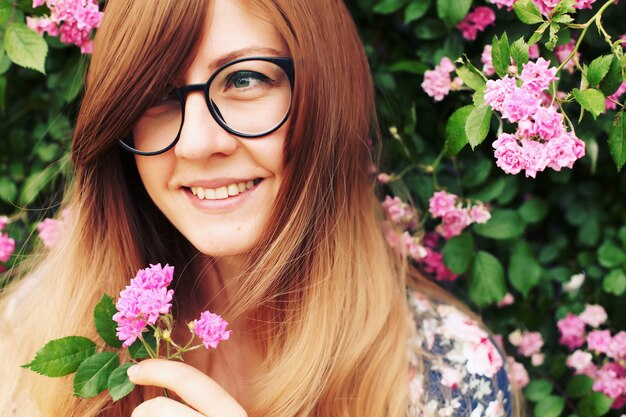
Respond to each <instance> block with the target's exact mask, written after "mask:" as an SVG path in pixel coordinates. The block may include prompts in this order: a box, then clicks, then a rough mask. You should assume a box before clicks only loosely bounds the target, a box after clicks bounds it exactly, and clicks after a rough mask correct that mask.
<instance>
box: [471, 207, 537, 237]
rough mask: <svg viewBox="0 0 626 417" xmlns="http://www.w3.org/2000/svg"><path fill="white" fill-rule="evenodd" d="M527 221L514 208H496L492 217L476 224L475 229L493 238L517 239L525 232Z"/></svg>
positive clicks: (480, 233)
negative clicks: (485, 221)
mask: <svg viewBox="0 0 626 417" xmlns="http://www.w3.org/2000/svg"><path fill="white" fill-rule="evenodd" d="M524 228H525V223H524V222H523V221H522V218H521V217H520V215H519V214H518V213H517V212H516V211H514V210H494V211H493V212H492V213H491V219H489V221H488V222H487V223H484V224H476V225H474V231H475V232H476V233H478V234H479V235H481V236H484V237H488V238H491V239H498V240H501V239H515V238H518V237H520V236H521V235H522V234H523V233H524Z"/></svg>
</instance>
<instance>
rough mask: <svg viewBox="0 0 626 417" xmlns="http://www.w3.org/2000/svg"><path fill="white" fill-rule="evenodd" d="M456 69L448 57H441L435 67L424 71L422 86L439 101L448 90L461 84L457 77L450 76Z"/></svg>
mask: <svg viewBox="0 0 626 417" xmlns="http://www.w3.org/2000/svg"><path fill="white" fill-rule="evenodd" d="M455 70H456V68H455V66H454V64H453V63H452V61H450V58H447V57H443V58H441V61H440V62H439V65H437V66H435V69H433V70H429V71H426V72H425V73H424V81H423V82H422V88H423V89H424V91H425V92H426V94H428V95H429V96H430V97H432V98H433V100H435V101H441V100H443V98H444V97H445V96H447V95H448V94H449V93H450V91H456V90H458V89H459V88H461V86H462V85H463V80H461V78H459V77H455V78H454V79H453V78H452V77H451V76H450V74H452V73H453V72H454V71H455Z"/></svg>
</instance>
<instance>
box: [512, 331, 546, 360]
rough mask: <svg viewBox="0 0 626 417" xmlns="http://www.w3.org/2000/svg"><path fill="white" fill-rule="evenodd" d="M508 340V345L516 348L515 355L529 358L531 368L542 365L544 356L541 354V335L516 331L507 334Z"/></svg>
mask: <svg viewBox="0 0 626 417" xmlns="http://www.w3.org/2000/svg"><path fill="white" fill-rule="evenodd" d="M508 339H509V343H511V345H513V346H515V347H516V348H517V353H519V354H520V355H521V356H524V357H527V358H530V362H531V363H532V364H533V366H539V365H541V364H542V363H543V361H544V355H543V353H541V348H542V347H543V343H544V341H543V337H542V336H541V333H539V332H529V331H523V332H522V331H520V330H516V331H514V332H513V333H511V334H509V338H508Z"/></svg>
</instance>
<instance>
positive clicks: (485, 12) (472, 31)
mask: <svg viewBox="0 0 626 417" xmlns="http://www.w3.org/2000/svg"><path fill="white" fill-rule="evenodd" d="M495 21H496V14H495V13H494V12H493V10H491V9H490V8H489V7H487V6H478V7H476V8H475V9H474V10H472V11H471V12H469V13H468V14H467V16H465V18H464V19H463V20H462V21H461V23H459V24H458V25H456V27H457V29H459V30H460V31H461V34H462V35H463V37H464V38H465V39H467V40H470V41H473V40H475V39H476V35H478V32H482V31H484V30H485V29H486V28H487V26H489V25H493V23H494V22H495Z"/></svg>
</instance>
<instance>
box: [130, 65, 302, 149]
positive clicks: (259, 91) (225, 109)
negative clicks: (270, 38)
mask: <svg viewBox="0 0 626 417" xmlns="http://www.w3.org/2000/svg"><path fill="white" fill-rule="evenodd" d="M293 81H294V68H293V60H292V59H291V58H273V57H272V58H269V57H250V58H242V59H238V60H235V61H232V62H229V63H227V64H225V65H223V66H221V67H220V68H219V69H217V71H215V73H214V74H213V75H211V77H210V78H209V80H208V81H207V82H206V83H204V84H190V85H185V86H182V87H178V88H174V89H172V90H171V91H169V92H168V93H167V94H166V95H165V96H163V97H162V98H161V99H159V100H157V101H156V102H155V103H154V104H152V105H151V106H150V107H149V108H148V110H146V111H145V112H144V113H143V114H142V115H141V117H140V118H139V120H138V121H137V123H136V124H135V126H134V128H133V132H132V133H131V134H130V135H129V136H128V137H126V138H124V139H120V141H119V143H120V145H121V146H122V147H123V148H124V149H126V150H128V151H130V152H132V153H135V154H137V155H144V156H151V155H158V154H161V153H163V152H167V151H168V150H169V149H171V148H172V147H174V145H176V142H178V139H179V138H180V132H181V130H182V128H183V123H184V121H185V101H186V99H187V94H189V93H190V92H192V91H202V92H203V93H204V98H205V101H206V104H207V107H208V109H209V112H210V113H211V116H213V118H214V119H215V121H216V122H217V124H219V125H220V126H221V127H222V128H223V129H224V130H226V131H227V132H230V133H232V134H233V135H236V136H239V137H242V138H249V139H253V138H260V137H263V136H266V135H269V134H270V133H272V132H274V131H276V130H277V129H279V128H280V127H281V126H282V125H283V124H284V123H285V121H287V117H288V116H289V111H290V109H291V97H292V93H293Z"/></svg>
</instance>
